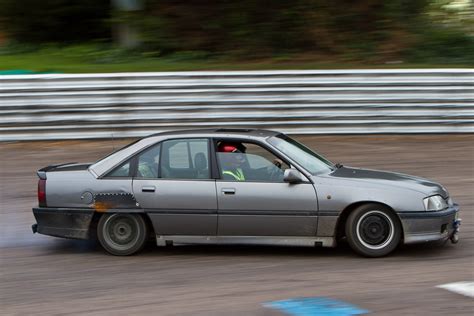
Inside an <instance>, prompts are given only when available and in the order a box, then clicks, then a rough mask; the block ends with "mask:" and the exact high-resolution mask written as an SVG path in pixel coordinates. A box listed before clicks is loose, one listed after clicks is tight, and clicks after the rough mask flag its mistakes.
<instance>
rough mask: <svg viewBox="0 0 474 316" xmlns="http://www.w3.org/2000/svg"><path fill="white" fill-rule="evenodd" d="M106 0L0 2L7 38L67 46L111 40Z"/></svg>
mask: <svg viewBox="0 0 474 316" xmlns="http://www.w3.org/2000/svg"><path fill="white" fill-rule="evenodd" d="M110 11H111V10H110V1H109V0H42V1H38V0H0V16H1V19H2V21H3V22H2V24H3V28H4V29H5V31H6V33H7V36H8V37H10V38H11V39H13V40H15V41H17V42H23V43H32V44H36V43H50V42H55V43H71V42H80V41H89V40H93V39H107V40H109V39H110V37H111V31H110V26H109V25H108V23H107V19H109V18H110Z"/></svg>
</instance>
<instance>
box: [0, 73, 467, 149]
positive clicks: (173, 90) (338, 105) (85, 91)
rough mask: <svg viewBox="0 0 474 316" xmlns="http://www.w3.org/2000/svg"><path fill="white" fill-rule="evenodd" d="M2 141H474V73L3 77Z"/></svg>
mask: <svg viewBox="0 0 474 316" xmlns="http://www.w3.org/2000/svg"><path fill="white" fill-rule="evenodd" d="M0 111H1V116H0V140H2V141H8V140H40V139H75V138H110V137H111V136H112V134H113V136H114V137H136V136H143V135H147V134H151V133H155V132H159V131H165V130H172V129H189V128H206V127H223V126H226V127H248V128H251V127H254V128H265V129H276V130H280V131H283V132H287V133H293V134H295V133H296V134H376V133H473V132H474V69H397V70H303V71H296V70H288V71H222V72H220V71H213V72H208V71H199V72H159V73H115V74H74V75H66V74H48V75H18V76H16V75H13V76H10V75H9V76H0Z"/></svg>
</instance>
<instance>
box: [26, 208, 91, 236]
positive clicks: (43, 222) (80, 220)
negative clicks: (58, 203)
mask: <svg viewBox="0 0 474 316" xmlns="http://www.w3.org/2000/svg"><path fill="white" fill-rule="evenodd" d="M33 214H34V216H35V219H36V222H37V224H33V226H32V227H31V228H32V230H33V233H36V232H38V233H39V234H43V235H49V236H55V237H63V238H73V239H88V238H89V227H90V224H91V222H92V217H93V216H94V210H93V209H65V208H49V207H40V208H33Z"/></svg>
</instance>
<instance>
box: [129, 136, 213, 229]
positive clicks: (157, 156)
mask: <svg viewBox="0 0 474 316" xmlns="http://www.w3.org/2000/svg"><path fill="white" fill-rule="evenodd" d="M209 144H210V142H209V140H208V139H206V138H189V139H173V140H166V141H163V142H161V143H160V144H157V145H155V146H154V147H152V148H150V149H148V150H146V151H144V152H143V153H142V154H140V155H139V156H138V157H137V158H136V159H137V162H136V166H137V167H136V168H137V170H136V177H134V179H133V184H132V185H133V192H134V195H135V197H136V199H137V201H138V203H139V204H140V206H141V207H142V208H144V209H145V211H146V213H148V215H149V216H150V219H151V221H152V223H153V227H154V229H155V233H156V234H157V235H190V236H192V235H194V236H196V235H207V236H215V235H216V231H217V196H216V184H215V180H214V179H211V172H210V170H211V167H210V159H209V157H210V155H209V153H210V146H209Z"/></svg>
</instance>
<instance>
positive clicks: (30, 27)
mask: <svg viewBox="0 0 474 316" xmlns="http://www.w3.org/2000/svg"><path fill="white" fill-rule="evenodd" d="M473 64H474V2H473V1H472V0H393V1H378V0H358V1H351V0H338V1H331V0H295V1H284V0H275V1H271V2H268V1H262V0H242V1H203V0H190V1H162V0H161V1H160V0H44V1H35V0H0V70H2V71H3V72H5V71H11V70H18V71H21V70H24V71H35V72H103V71H107V72H108V71H153V70H156V71H158V70H198V69H273V68H276V69H279V68H280V69H281V68H291V69H294V68H307V69H314V68H364V67H365V68H367V67H371V68H373V67H423V68H425V67H438V66H448V65H449V66H469V65H471V66H472V65H473Z"/></svg>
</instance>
